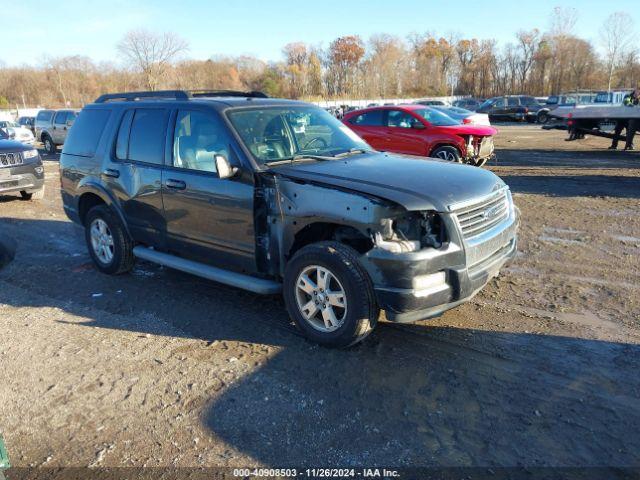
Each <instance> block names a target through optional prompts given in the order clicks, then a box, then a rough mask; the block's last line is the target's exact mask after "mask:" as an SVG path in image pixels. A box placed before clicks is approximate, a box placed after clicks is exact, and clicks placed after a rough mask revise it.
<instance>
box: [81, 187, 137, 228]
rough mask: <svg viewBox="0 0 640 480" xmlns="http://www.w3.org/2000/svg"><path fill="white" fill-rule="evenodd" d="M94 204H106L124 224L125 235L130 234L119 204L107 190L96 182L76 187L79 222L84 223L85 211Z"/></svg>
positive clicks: (87, 211)
mask: <svg viewBox="0 0 640 480" xmlns="http://www.w3.org/2000/svg"><path fill="white" fill-rule="evenodd" d="M96 205H106V206H107V207H109V208H110V209H111V210H112V211H113V212H115V214H116V215H117V216H118V218H119V219H120V221H121V222H122V225H123V226H124V229H125V231H126V232H127V235H129V236H131V233H130V232H129V227H128V225H127V222H126V221H125V218H124V214H123V212H122V209H121V208H120V206H119V204H118V203H117V202H116V201H115V200H114V199H113V197H112V196H111V195H110V194H109V193H108V192H107V190H106V189H105V188H104V187H102V186H101V185H98V184H96V183H92V182H87V183H85V184H83V185H82V186H81V187H80V188H79V189H78V200H77V211H78V217H79V219H80V222H81V223H82V224H83V225H84V220H85V218H86V215H87V213H89V210H91V209H92V208H93V207H95V206H96Z"/></svg>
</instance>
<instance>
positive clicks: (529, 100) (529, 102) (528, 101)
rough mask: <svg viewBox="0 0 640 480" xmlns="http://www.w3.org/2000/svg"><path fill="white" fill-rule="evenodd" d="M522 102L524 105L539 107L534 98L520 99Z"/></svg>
mask: <svg viewBox="0 0 640 480" xmlns="http://www.w3.org/2000/svg"><path fill="white" fill-rule="evenodd" d="M520 102H521V103H522V104H523V105H537V104H538V102H537V101H536V99H535V98H533V97H520Z"/></svg>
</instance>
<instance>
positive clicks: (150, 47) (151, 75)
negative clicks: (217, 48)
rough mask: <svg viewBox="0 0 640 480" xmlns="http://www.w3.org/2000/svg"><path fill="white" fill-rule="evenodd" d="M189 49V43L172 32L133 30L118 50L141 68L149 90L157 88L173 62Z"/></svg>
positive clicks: (135, 65)
mask: <svg viewBox="0 0 640 480" xmlns="http://www.w3.org/2000/svg"><path fill="white" fill-rule="evenodd" d="M188 49H189V44H188V43H187V42H186V41H185V40H183V39H182V38H180V37H178V36H177V35H176V34H174V33H171V32H166V33H162V34H157V33H153V32H149V31H147V30H132V31H130V32H129V33H127V34H126V35H125V36H124V38H123V39H122V40H121V41H120V43H118V52H120V53H121V54H122V55H123V56H124V57H125V58H126V59H127V61H128V62H129V63H130V64H131V65H132V66H133V67H134V68H136V69H138V70H140V72H141V73H142V74H143V75H144V77H145V82H146V85H147V88H148V89H149V90H157V88H158V85H159V84H160V81H161V79H162V77H163V76H164V75H165V74H166V72H167V69H168V67H169V66H170V65H171V63H172V62H173V61H174V60H176V59H177V58H178V56H179V55H180V54H182V53H184V52H186V51H187V50H188Z"/></svg>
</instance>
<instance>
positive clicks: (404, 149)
mask: <svg viewBox="0 0 640 480" xmlns="http://www.w3.org/2000/svg"><path fill="white" fill-rule="evenodd" d="M386 113H387V115H386V135H387V138H388V139H389V140H388V141H387V149H388V150H389V151H390V152H397V153H406V154H409V155H427V152H428V148H427V144H426V141H425V137H424V130H425V129H424V128H423V129H418V128H414V125H416V124H420V125H422V126H424V124H423V123H422V122H420V121H419V120H418V119H417V118H415V117H414V116H413V115H411V114H410V113H408V112H406V111H404V110H396V109H390V110H387V112H386Z"/></svg>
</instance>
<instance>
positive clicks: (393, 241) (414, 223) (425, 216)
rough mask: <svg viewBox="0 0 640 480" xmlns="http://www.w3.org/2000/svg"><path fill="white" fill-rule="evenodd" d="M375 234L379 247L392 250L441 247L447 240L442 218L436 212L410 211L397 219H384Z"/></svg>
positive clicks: (405, 250) (409, 250)
mask: <svg viewBox="0 0 640 480" xmlns="http://www.w3.org/2000/svg"><path fill="white" fill-rule="evenodd" d="M381 226H382V230H381V231H380V232H378V233H376V235H375V239H374V240H375V243H376V245H377V246H378V247H380V248H383V249H385V250H389V251H391V252H413V251H417V250H420V249H421V248H426V247H432V248H440V247H441V246H442V244H443V242H444V241H445V234H444V226H443V224H442V219H441V218H440V216H439V215H438V214H437V213H436V212H409V213H407V214H406V215H403V216H401V217H397V218H395V219H393V220H392V219H384V220H383V221H382V225H381Z"/></svg>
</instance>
